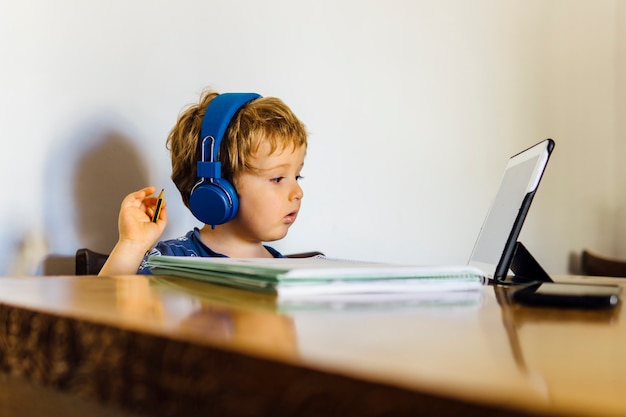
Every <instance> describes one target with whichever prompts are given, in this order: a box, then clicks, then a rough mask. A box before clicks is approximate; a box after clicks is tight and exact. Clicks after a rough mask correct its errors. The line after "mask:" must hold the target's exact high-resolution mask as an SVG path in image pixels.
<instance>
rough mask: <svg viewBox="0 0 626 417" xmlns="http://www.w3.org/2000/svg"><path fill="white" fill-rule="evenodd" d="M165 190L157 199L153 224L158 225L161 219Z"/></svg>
mask: <svg viewBox="0 0 626 417" xmlns="http://www.w3.org/2000/svg"><path fill="white" fill-rule="evenodd" d="M163 190H164V189H161V192H160V193H159V197H158V198H157V203H156V208H155V209H154V216H152V222H154V223H156V221H157V220H158V219H159V215H160V214H161V206H162V205H163Z"/></svg>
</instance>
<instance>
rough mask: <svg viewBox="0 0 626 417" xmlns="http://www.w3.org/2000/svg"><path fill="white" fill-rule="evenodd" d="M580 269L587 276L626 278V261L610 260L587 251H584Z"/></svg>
mask: <svg viewBox="0 0 626 417" xmlns="http://www.w3.org/2000/svg"><path fill="white" fill-rule="evenodd" d="M580 267H581V271H582V273H583V274H585V275H594V276H604V277H624V278H626V260H620V259H616V258H609V257H606V256H602V255H599V254H596V253H594V252H591V251H589V250H587V249H584V250H583V251H582V255H581V258H580Z"/></svg>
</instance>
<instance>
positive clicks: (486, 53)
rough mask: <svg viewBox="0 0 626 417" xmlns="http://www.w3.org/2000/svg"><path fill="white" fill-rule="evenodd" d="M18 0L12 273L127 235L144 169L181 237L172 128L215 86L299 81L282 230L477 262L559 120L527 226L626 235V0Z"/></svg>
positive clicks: (3, 207)
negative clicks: (503, 193) (484, 227)
mask: <svg viewBox="0 0 626 417" xmlns="http://www.w3.org/2000/svg"><path fill="white" fill-rule="evenodd" d="M0 7H1V9H2V13H1V14H0V60H1V61H0V62H2V65H0V91H1V94H0V109H1V111H0V126H2V130H3V139H2V144H3V151H2V153H1V155H0V181H1V182H2V183H1V186H2V187H1V189H2V190H3V198H2V202H1V203H0V219H2V220H0V230H2V234H1V235H0V253H1V254H2V255H0V275H5V274H21V273H33V272H35V273H37V271H41V267H40V262H41V260H42V259H43V258H45V257H46V256H48V255H51V254H52V255H54V254H56V255H72V254H73V253H74V251H75V250H76V249H77V248H79V247H83V246H88V247H91V248H93V249H96V250H101V251H108V250H110V248H111V247H112V245H113V244H114V241H115V238H116V233H117V231H116V219H117V208H118V206H119V202H120V201H121V198H122V197H123V196H124V195H125V194H126V193H128V192H130V191H132V190H134V189H136V188H140V187H142V186H144V185H147V184H154V185H156V186H157V187H165V188H166V193H167V197H168V210H169V214H170V219H171V221H170V224H169V225H168V229H167V232H166V236H164V237H166V238H169V237H174V236H178V235H180V234H183V233H184V232H186V231H187V230H188V229H189V228H191V227H192V226H194V225H195V224H196V222H195V220H194V219H193V217H192V216H191V214H189V213H187V211H186V210H185V209H184V207H183V206H182V203H180V202H179V197H178V194H177V192H176V190H175V188H174V186H173V185H172V183H171V181H170V180H169V156H168V154H167V152H166V150H165V147H164V142H165V137H166V136H167V133H168V131H169V129H170V128H171V127H172V125H173V123H174V121H175V119H176V116H177V115H178V112H179V111H180V110H181V109H182V108H183V107H184V106H185V105H187V104H189V103H191V102H193V101H195V100H196V99H197V97H198V94H199V92H200V91H201V90H202V88H203V87H205V86H211V87H213V88H215V89H217V90H218V91H220V92H224V91H256V92H259V93H261V94H263V95H268V96H269V95H273V96H278V97H281V98H282V99H283V100H285V102H286V103H287V104H289V105H290V106H291V107H292V108H293V110H294V111H295V112H296V114H298V115H299V116H300V118H301V119H302V120H303V121H304V122H305V123H306V125H307V127H308V129H309V131H310V134H311V135H310V147H309V152H308V156H307V161H306V167H305V171H304V173H303V174H304V175H305V177H306V178H305V180H304V182H303V185H304V189H305V193H306V197H305V200H304V203H305V204H304V208H303V210H302V212H301V215H300V217H299V219H298V222H297V223H296V225H294V226H293V227H292V230H291V232H290V234H289V236H288V237H287V238H286V239H284V240H283V241H281V242H278V243H276V244H275V246H276V247H277V248H278V249H280V250H282V251H284V252H295V251H301V250H310V249H318V250H322V251H324V252H325V253H326V254H328V255H331V256H338V257H349V258H359V259H374V260H380V261H393V262H396V261H397V262H412V263H464V262H465V261H466V260H467V258H468V256H469V253H470V251H471V248H472V245H473V241H474V238H475V236H476V234H477V233H478V231H479V229H480V226H481V223H482V219H483V216H484V213H485V211H486V210H487V207H488V204H489V202H490V199H491V196H492V195H493V193H494V192H495V188H496V186H497V184H498V182H499V179H500V174H501V171H502V168H503V166H504V163H505V162H506V159H507V158H508V157H509V156H510V155H512V154H513V153H516V152H517V151H519V150H521V149H524V148H525V147H528V146H530V145H532V144H534V143H535V142H538V141H540V140H542V139H544V138H546V137H552V138H553V139H555V140H556V143H557V146H556V150H555V153H554V156H553V159H552V161H551V163H550V165H549V167H548V171H547V173H546V176H545V177H544V180H543V183H542V187H541V189H540V191H539V193H538V195H537V198H536V200H535V205H534V206H533V208H532V210H531V212H530V217H529V218H528V221H527V223H526V226H525V229H524V231H523V240H524V242H525V244H526V246H528V247H529V248H530V249H531V250H532V252H533V253H534V254H535V256H536V257H537V258H538V259H539V260H540V261H541V262H542V264H543V265H544V266H545V267H546V269H547V270H548V271H549V272H552V273H565V272H567V271H568V268H569V263H570V256H571V255H572V254H574V253H578V252H579V251H580V249H581V248H583V247H589V248H593V249H596V250H598V251H602V252H606V253H610V254H624V255H626V239H623V238H622V235H623V231H624V230H626V225H624V224H623V222H621V221H616V219H617V220H619V219H620V218H621V217H620V216H619V212H621V213H622V214H623V212H624V211H625V210H626V209H624V207H626V197H623V196H621V194H620V191H621V190H622V189H623V184H624V181H625V178H626V171H625V170H624V168H622V166H621V157H620V155H622V154H623V152H624V150H625V149H624V145H623V141H624V132H625V130H626V129H625V128H624V122H623V117H622V114H623V110H624V105H623V102H624V98H625V96H626V95H625V94H624V84H625V81H624V75H622V74H623V73H624V72H625V70H626V63H625V53H626V52H625V44H626V42H625V41H624V39H625V36H624V24H623V22H624V20H625V19H624V18H625V15H626V12H625V10H624V9H625V7H624V0H598V1H588V0H550V1H545V0H511V1H501V0H474V1H465V0H437V1H435V0H433V1H417V0H387V1H384V2H383V1H358V0H342V1H337V0H332V1H331V0H320V1H316V2H306V3H305V2H295V1H288V0H266V1H264V2H259V1H255V0H246V1H232V2H214V1H210V0H209V1H203V2H200V1H190V0H179V1H177V2H158V1H146V0H131V1H120V0H111V1H108V2H81V1H77V0H65V1H60V2H47V1H42V0H39V1H36V0H26V1H23V2H9V1H6V0H0ZM618 111H620V113H619V117H618V113H617V112H618ZM616 224H617V225H619V227H616ZM620 227H621V230H622V232H619V230H620ZM618 232H619V233H618Z"/></svg>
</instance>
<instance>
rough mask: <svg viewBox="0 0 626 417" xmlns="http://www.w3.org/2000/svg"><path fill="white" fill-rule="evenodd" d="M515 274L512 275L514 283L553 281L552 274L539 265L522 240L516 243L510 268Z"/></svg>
mask: <svg viewBox="0 0 626 417" xmlns="http://www.w3.org/2000/svg"><path fill="white" fill-rule="evenodd" d="M509 269H511V271H513V273H514V274H515V275H514V276H513V277H512V282H513V283H527V282H537V281H542V282H553V281H552V278H550V275H548V273H547V272H546V271H544V269H543V268H542V267H541V265H539V262H537V260H536V259H535V258H533V256H532V255H531V254H530V252H529V251H528V249H526V247H525V246H524V245H523V244H522V242H516V243H515V249H514V252H513V260H512V261H511V266H510V268H509Z"/></svg>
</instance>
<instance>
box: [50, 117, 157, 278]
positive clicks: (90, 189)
mask: <svg viewBox="0 0 626 417" xmlns="http://www.w3.org/2000/svg"><path fill="white" fill-rule="evenodd" d="M129 131H132V129H131V128H130V126H129V124H128V123H127V122H125V121H124V120H121V119H120V118H118V117H112V116H110V115H105V116H100V117H96V118H93V119H92V120H90V121H89V122H88V123H85V124H84V125H83V127H82V128H80V129H78V130H77V131H76V133H75V134H73V135H70V139H69V140H68V141H66V142H64V144H63V145H62V146H60V147H59V148H58V149H56V150H55V151H53V152H51V155H50V157H49V159H48V161H49V163H48V166H47V169H46V172H44V175H45V180H44V182H45V184H46V189H47V192H48V193H52V194H53V195H56V196H58V198H57V199H55V201H54V202H52V203H53V207H51V209H50V210H49V211H48V213H47V217H46V219H45V241H46V246H47V254H46V256H45V259H44V262H43V271H42V272H43V274H44V275H67V274H73V273H74V255H75V252H76V250H77V249H79V248H82V247H87V248H89V249H92V250H95V251H98V252H105V253H108V252H110V251H111V249H112V248H113V246H114V245H115V242H116V241H117V237H118V232H117V218H118V212H119V208H120V203H121V202H122V199H123V198H124V196H126V195H127V194H128V193H129V192H131V191H134V190H137V189H140V188H143V187H145V186H146V185H148V177H149V175H148V170H147V168H146V162H145V161H144V159H143V157H142V152H141V151H140V150H139V149H138V147H137V146H136V144H135V143H134V141H133V140H132V139H131V138H132V137H133V135H132V134H129V133H128V132H129Z"/></svg>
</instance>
